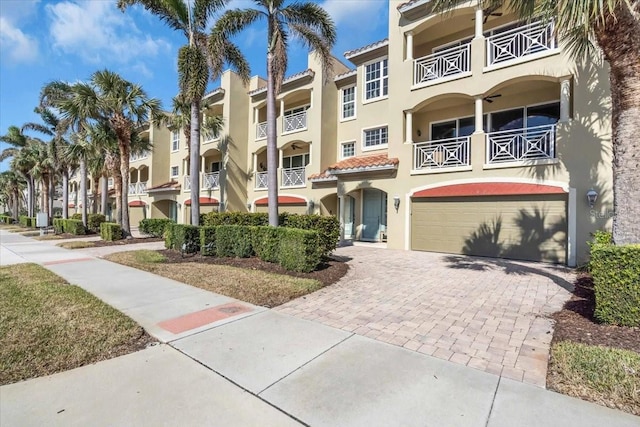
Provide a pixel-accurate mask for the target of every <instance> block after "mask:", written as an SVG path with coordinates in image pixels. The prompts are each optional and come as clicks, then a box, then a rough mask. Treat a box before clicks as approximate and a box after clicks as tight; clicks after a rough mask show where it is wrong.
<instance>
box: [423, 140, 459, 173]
mask: <svg viewBox="0 0 640 427" xmlns="http://www.w3.org/2000/svg"><path fill="white" fill-rule="evenodd" d="M470 147H471V138H470V137H468V136H464V137H459V138H450V139H441V140H436V141H428V142H417V143H415V144H413V169H414V170H438V169H445V168H455V167H460V166H469V165H470V164H471V156H470Z"/></svg>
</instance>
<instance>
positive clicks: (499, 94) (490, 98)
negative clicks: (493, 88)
mask: <svg viewBox="0 0 640 427" xmlns="http://www.w3.org/2000/svg"><path fill="white" fill-rule="evenodd" d="M501 96H502V94H501V93H496V94H495V95H489V96H485V97H484V98H482V99H484V100H485V101H487V102H488V103H489V104H491V103H492V102H493V100H494V99H496V98H500V97H501Z"/></svg>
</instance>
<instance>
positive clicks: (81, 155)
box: [64, 131, 95, 227]
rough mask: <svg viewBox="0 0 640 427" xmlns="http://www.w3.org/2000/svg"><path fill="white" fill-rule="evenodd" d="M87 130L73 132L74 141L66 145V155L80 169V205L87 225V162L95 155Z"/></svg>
mask: <svg viewBox="0 0 640 427" xmlns="http://www.w3.org/2000/svg"><path fill="white" fill-rule="evenodd" d="M86 134H87V132H84V131H81V132H74V133H73V134H71V141H72V143H71V144H69V145H68V146H67V147H66V150H65V153H64V157H65V159H66V160H67V161H69V162H77V163H78V165H79V169H80V205H81V209H82V210H81V213H82V223H83V224H84V226H85V227H86V226H87V205H88V197H87V178H88V173H87V163H88V162H89V161H90V159H91V157H92V156H93V155H95V147H93V146H92V145H91V143H90V142H89V141H88V139H87V137H86Z"/></svg>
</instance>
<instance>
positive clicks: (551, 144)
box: [486, 125, 556, 164]
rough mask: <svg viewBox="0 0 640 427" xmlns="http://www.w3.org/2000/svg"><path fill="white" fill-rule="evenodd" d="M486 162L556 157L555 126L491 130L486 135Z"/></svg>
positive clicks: (508, 161)
mask: <svg viewBox="0 0 640 427" xmlns="http://www.w3.org/2000/svg"><path fill="white" fill-rule="evenodd" d="M486 141H487V164H496V163H511V162H525V161H530V160H549V159H555V158H556V126H555V125H545V126H536V127H531V128H527V129H516V130H505V131H500V132H491V133H488V134H487V135H486Z"/></svg>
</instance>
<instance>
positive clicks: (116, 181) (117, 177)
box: [113, 169, 122, 224]
mask: <svg viewBox="0 0 640 427" xmlns="http://www.w3.org/2000/svg"><path fill="white" fill-rule="evenodd" d="M113 189H114V190H115V199H116V211H115V213H114V215H113V217H114V219H113V221H115V222H117V223H118V224H122V206H121V204H122V176H121V174H120V169H118V171H117V173H115V174H114V175H113Z"/></svg>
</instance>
